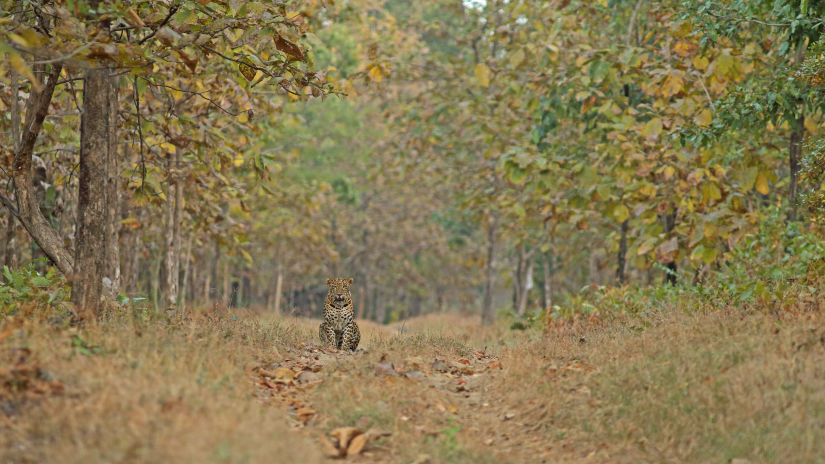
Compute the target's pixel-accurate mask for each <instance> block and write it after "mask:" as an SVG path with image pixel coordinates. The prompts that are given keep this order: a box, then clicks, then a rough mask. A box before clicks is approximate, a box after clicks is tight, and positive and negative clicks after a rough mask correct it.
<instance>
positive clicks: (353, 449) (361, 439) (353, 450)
mask: <svg viewBox="0 0 825 464" xmlns="http://www.w3.org/2000/svg"><path fill="white" fill-rule="evenodd" d="M366 445H367V435H366V434H363V433H362V434H361V435H357V436H356V437H355V438H353V439H352V441H350V443H349V446H347V456H355V455H356V454H359V453H361V450H363V449H364V446H366Z"/></svg>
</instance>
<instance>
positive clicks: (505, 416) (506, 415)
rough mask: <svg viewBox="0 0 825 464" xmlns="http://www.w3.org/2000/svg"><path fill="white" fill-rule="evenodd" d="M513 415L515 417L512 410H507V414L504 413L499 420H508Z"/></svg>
mask: <svg viewBox="0 0 825 464" xmlns="http://www.w3.org/2000/svg"><path fill="white" fill-rule="evenodd" d="M514 417H516V415H515V414H513V413H512V412H508V413H507V414H505V415H504V417H502V418H501V420H503V421H508V420H510V419H512V418H514Z"/></svg>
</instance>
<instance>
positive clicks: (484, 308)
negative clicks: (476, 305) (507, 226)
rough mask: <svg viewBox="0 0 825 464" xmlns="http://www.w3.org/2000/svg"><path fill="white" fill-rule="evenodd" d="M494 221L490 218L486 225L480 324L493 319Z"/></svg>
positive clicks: (487, 323)
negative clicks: (485, 252) (485, 260)
mask: <svg viewBox="0 0 825 464" xmlns="http://www.w3.org/2000/svg"><path fill="white" fill-rule="evenodd" d="M495 256H496V221H495V219H490V220H489V224H488V227H487V266H486V272H485V274H484V300H483V301H482V303H481V324H482V325H490V324H492V323H493V321H494V320H495V314H493V279H495V271H496V269H495V263H494V260H495Z"/></svg>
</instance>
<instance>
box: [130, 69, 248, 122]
mask: <svg viewBox="0 0 825 464" xmlns="http://www.w3.org/2000/svg"><path fill="white" fill-rule="evenodd" d="M142 79H143V80H145V81H146V82H147V83H148V84H149V85H151V86H153V87H162V88H165V89H170V90H177V91H178V92H183V93H188V94H191V95H197V96H199V97H201V98H203V99H204V100H206V101H208V102H209V103H210V104H211V105H212V106H214V107H216V108H218V109H219V110H221V111H223V112H224V113H226V114H228V115H230V116H237V115H238V113H233V112H231V111H229V110H227V109H226V108H224V107H222V106H221V105H220V104H218V102H216V101H215V100H213V99H212V98H210V97H208V96H207V95H206V92H198V91H196V90H189V89H180V88H178V87H173V86H171V85H167V84H158V83H157V82H152V81H150V80H149V79H146V78H142Z"/></svg>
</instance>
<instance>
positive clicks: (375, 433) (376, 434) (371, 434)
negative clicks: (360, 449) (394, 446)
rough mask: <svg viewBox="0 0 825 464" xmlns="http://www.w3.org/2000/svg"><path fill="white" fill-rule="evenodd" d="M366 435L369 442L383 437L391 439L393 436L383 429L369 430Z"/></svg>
mask: <svg viewBox="0 0 825 464" xmlns="http://www.w3.org/2000/svg"><path fill="white" fill-rule="evenodd" d="M366 435H367V438H368V439H369V441H373V440H377V439H379V438H382V437H389V436H390V435H392V432H388V431H386V430H382V429H369V430H367V433H366Z"/></svg>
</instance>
